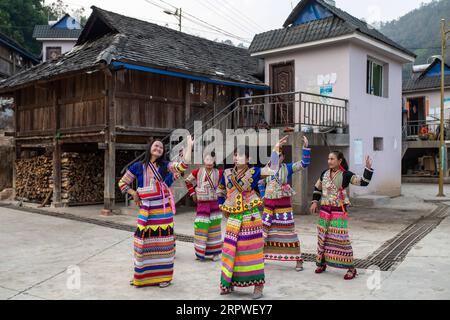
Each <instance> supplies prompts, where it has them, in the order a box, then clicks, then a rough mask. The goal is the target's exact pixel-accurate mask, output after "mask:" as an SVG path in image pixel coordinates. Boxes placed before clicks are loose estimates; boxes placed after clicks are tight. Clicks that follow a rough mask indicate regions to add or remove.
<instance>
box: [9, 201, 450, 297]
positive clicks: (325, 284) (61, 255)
mask: <svg viewBox="0 0 450 320" xmlns="http://www.w3.org/2000/svg"><path fill="white" fill-rule="evenodd" d="M370 226H371V227H373V228H374V230H376V233H375V234H382V233H383V229H385V230H386V232H387V233H391V232H392V230H391V229H390V228H389V226H385V225H384V224H382V223H380V224H379V225H378V226H377V227H376V226H375V221H373V222H371V224H370ZM366 227H367V226H366ZM367 231H369V233H370V230H367ZM449 234H450V220H449V218H447V219H446V220H444V222H443V223H442V224H441V225H440V226H439V227H438V228H437V229H435V230H434V231H433V232H432V233H430V234H429V235H428V236H427V237H426V238H425V239H423V240H422V241H421V242H420V243H419V244H418V245H416V246H415V247H414V249H413V250H412V251H411V252H410V253H409V255H408V257H407V258H406V260H405V261H404V262H403V263H402V264H401V265H400V266H399V267H398V268H397V269H396V270H395V271H393V272H379V271H376V270H375V271H374V270H360V276H359V277H358V278H357V279H355V280H353V281H344V280H343V276H344V271H340V270H330V271H329V272H328V271H327V272H326V273H325V274H322V275H316V274H314V268H315V266H314V264H313V263H305V270H304V271H303V272H299V273H298V272H295V271H294V265H293V264H292V265H291V264H286V263H278V262H268V263H266V278H267V285H266V289H265V296H264V298H265V299H269V300H270V299H337V298H339V299H450V256H449V253H450V252H449V250H448V248H449V246H450V237H449ZM354 241H355V242H358V241H359V240H358V239H357V237H356V239H354ZM132 267H133V266H132V234H131V233H130V232H125V231H120V230H115V229H110V228H105V227H101V226H98V225H93V224H88V223H84V222H77V221H71V220H65V219H61V218H56V217H48V216H42V215H38V214H33V213H26V212H23V211H17V210H11V209H6V208H0V299H141V300H142V299H149V300H154V299H250V298H251V293H252V289H250V288H248V289H238V290H237V293H236V294H235V295H233V296H226V297H222V296H220V295H219V294H218V292H219V277H220V262H197V261H195V259H194V249H193V244H190V243H183V242H177V254H176V260H175V276H174V281H173V285H172V286H170V287H168V288H165V289H160V288H142V289H136V288H134V287H131V286H129V284H128V282H129V280H130V279H131V277H132Z"/></svg>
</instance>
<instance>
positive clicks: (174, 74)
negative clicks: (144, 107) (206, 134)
mask: <svg viewBox="0 0 450 320" xmlns="http://www.w3.org/2000/svg"><path fill="white" fill-rule="evenodd" d="M111 65H112V66H113V67H115V68H120V67H123V68H125V69H129V70H138V71H144V72H150V73H155V74H161V75H165V76H171V77H177V78H183V79H190V80H197V81H203V82H207V83H212V84H219V85H225V86H234V87H240V88H247V89H255V90H269V89H270V87H269V86H266V85H256V84H250V83H248V84H247V83H238V82H231V81H222V80H214V79H210V78H208V77H205V76H194V75H189V74H184V73H180V72H174V71H167V70H161V69H156V68H150V67H144V66H138V65H134V64H130V63H125V62H120V61H113V62H111Z"/></svg>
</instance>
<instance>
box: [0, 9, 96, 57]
mask: <svg viewBox="0 0 450 320" xmlns="http://www.w3.org/2000/svg"><path fill="white" fill-rule="evenodd" d="M66 13H69V14H70V15H71V16H73V17H74V18H76V19H77V20H79V21H80V23H81V24H82V25H84V24H85V23H86V20H87V19H86V17H85V15H84V13H85V10H84V8H83V7H81V8H77V9H75V10H72V9H70V8H69V5H68V4H66V3H65V2H64V0H56V1H55V2H52V3H51V4H49V5H46V4H45V3H44V0H0V32H2V33H4V34H6V35H7V36H9V37H10V38H12V39H14V40H15V41H17V42H18V43H19V44H21V45H22V46H23V47H25V48H26V49H28V50H29V51H30V52H32V53H34V54H35V55H39V54H40V53H41V44H40V43H39V42H38V41H36V40H35V39H33V30H34V27H35V26H36V25H38V24H48V21H49V20H58V19H60V18H61V17H62V16H63V15H64V14H66Z"/></svg>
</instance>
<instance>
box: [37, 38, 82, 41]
mask: <svg viewBox="0 0 450 320" xmlns="http://www.w3.org/2000/svg"><path fill="white" fill-rule="evenodd" d="M36 40H37V41H67V42H69V41H71V42H73V41H77V40H78V38H36Z"/></svg>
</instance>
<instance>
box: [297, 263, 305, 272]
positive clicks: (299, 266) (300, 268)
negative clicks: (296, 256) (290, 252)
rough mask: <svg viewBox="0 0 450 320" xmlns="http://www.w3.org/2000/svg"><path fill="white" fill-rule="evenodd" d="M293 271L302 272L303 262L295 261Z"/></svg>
mask: <svg viewBox="0 0 450 320" xmlns="http://www.w3.org/2000/svg"><path fill="white" fill-rule="evenodd" d="M295 271H297V272H300V271H303V261H297V265H296V266H295Z"/></svg>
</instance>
